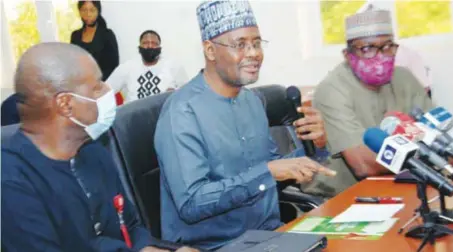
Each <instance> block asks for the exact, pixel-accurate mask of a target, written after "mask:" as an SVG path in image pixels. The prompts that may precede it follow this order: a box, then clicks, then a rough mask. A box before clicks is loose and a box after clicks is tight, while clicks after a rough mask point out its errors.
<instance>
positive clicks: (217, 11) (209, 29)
mask: <svg viewBox="0 0 453 252" xmlns="http://www.w3.org/2000/svg"><path fill="white" fill-rule="evenodd" d="M197 16H198V22H199V25H200V30H201V35H202V41H203V49H204V51H203V52H204V56H205V68H204V69H203V70H202V71H201V72H200V73H199V74H198V75H197V76H195V77H194V78H193V79H192V80H191V81H190V82H189V83H188V84H186V85H184V87H182V88H181V89H179V90H177V91H175V93H174V94H172V95H171V96H170V97H169V98H168V99H167V101H166V102H165V104H164V106H163V108H162V110H161V113H160V118H159V121H158V123H157V127H156V132H155V136H154V142H155V144H154V146H155V148H156V152H157V154H158V160H159V165H160V168H161V209H162V211H161V213H162V221H163V223H166V225H162V235H163V237H164V239H166V240H170V241H181V242H182V243H185V244H190V245H194V246H195V245H196V246H197V247H201V248H204V249H210V250H211V249H216V248H218V247H220V246H222V245H224V244H226V243H228V242H230V241H231V240H232V239H234V238H237V237H238V236H240V235H242V234H243V233H244V232H245V231H246V230H249V229H261V230H274V229H275V228H277V227H279V226H280V225H281V224H282V223H281V221H280V210H279V204H278V195H277V188H276V181H284V180H291V179H294V180H296V181H298V182H307V181H310V180H311V179H312V177H313V175H314V174H316V173H322V174H320V175H318V176H323V175H328V176H333V175H334V174H333V173H332V171H330V170H328V169H327V168H324V167H323V166H321V165H320V164H318V163H317V162H315V161H312V160H311V159H309V158H306V157H303V156H304V151H303V149H297V150H295V151H294V152H293V153H290V154H289V155H288V156H285V157H282V156H280V155H279V154H278V153H277V146H276V144H275V142H274V141H273V139H272V137H271V135H270V132H269V123H268V121H267V116H266V112H265V109H264V106H263V104H262V102H261V100H260V98H259V97H258V96H257V95H256V94H255V93H254V92H253V91H251V90H249V89H247V88H245V87H244V86H245V85H248V84H252V83H254V82H256V81H257V80H258V76H259V71H260V67H261V63H262V61H263V45H264V44H265V43H266V41H265V40H263V39H262V38H261V35H260V32H259V29H258V25H257V22H256V20H255V16H254V15H253V11H252V9H251V6H250V4H249V2H248V1H225V0H215V1H205V2H203V3H202V4H200V5H199V7H198V8H197ZM303 109H304V112H307V113H306V114H307V116H306V117H305V119H301V120H299V121H297V123H296V124H297V126H298V129H297V130H298V131H300V132H305V131H310V134H308V135H306V137H307V139H309V140H319V139H322V138H323V136H324V129H323V122H322V120H321V118H320V116H319V113H318V112H317V111H316V110H315V109H312V108H303Z"/></svg>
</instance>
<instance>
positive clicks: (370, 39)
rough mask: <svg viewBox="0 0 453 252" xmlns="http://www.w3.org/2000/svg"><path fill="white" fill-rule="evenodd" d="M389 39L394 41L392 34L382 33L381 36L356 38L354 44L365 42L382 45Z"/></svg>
mask: <svg viewBox="0 0 453 252" xmlns="http://www.w3.org/2000/svg"><path fill="white" fill-rule="evenodd" d="M389 41H393V37H392V36H390V35H381V36H370V37H364V38H359V39H356V40H354V42H353V44H355V45H359V44H360V45H363V44H370V45H381V44H384V43H387V42H389Z"/></svg>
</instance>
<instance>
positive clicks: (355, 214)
mask: <svg viewBox="0 0 453 252" xmlns="http://www.w3.org/2000/svg"><path fill="white" fill-rule="evenodd" d="M403 207H404V204H353V205H351V206H350V207H349V208H348V209H346V211H344V212H342V213H341V214H339V215H337V216H336V217H335V218H334V219H333V220H331V221H330V222H331V223H341V222H377V221H386V220H389V219H391V218H392V217H393V215H395V214H396V213H397V212H398V211H399V210H401V209H402V208H403Z"/></svg>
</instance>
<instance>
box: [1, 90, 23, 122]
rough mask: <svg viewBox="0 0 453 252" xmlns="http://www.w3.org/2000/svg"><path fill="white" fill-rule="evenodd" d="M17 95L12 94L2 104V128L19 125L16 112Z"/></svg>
mask: <svg viewBox="0 0 453 252" xmlns="http://www.w3.org/2000/svg"><path fill="white" fill-rule="evenodd" d="M17 101H18V95H17V94H12V95H10V96H9V97H8V98H6V100H4V101H3V102H2V123H1V124H2V126H6V125H11V124H16V123H19V113H18V112H17V107H16V104H17Z"/></svg>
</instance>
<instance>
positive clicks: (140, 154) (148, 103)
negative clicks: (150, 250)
mask: <svg viewBox="0 0 453 252" xmlns="http://www.w3.org/2000/svg"><path fill="white" fill-rule="evenodd" d="M170 94H171V93H162V94H159V95H154V96H152V97H148V98H145V99H141V100H138V101H134V102H131V103H128V104H126V105H123V106H120V107H119V108H118V110H117V116H116V120H115V123H114V125H113V126H112V128H111V130H110V132H109V139H108V146H109V148H110V150H111V151H112V154H113V159H114V161H115V163H116V164H117V166H118V168H119V170H120V178H121V180H122V182H123V184H124V187H127V188H126V193H127V194H128V195H127V196H128V197H129V198H131V199H132V200H133V201H134V202H135V205H136V208H137V209H138V212H139V215H140V217H141V220H142V221H143V223H144V224H145V225H146V226H147V227H148V229H150V230H151V233H152V235H153V236H154V237H156V238H160V237H161V232H160V173H159V164H158V161H157V155H156V152H155V150H154V132H155V127H156V124H157V120H158V118H159V113H160V109H161V107H162V106H163V104H164V102H165V100H166V99H167V97H168V96H169V95H170Z"/></svg>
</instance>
